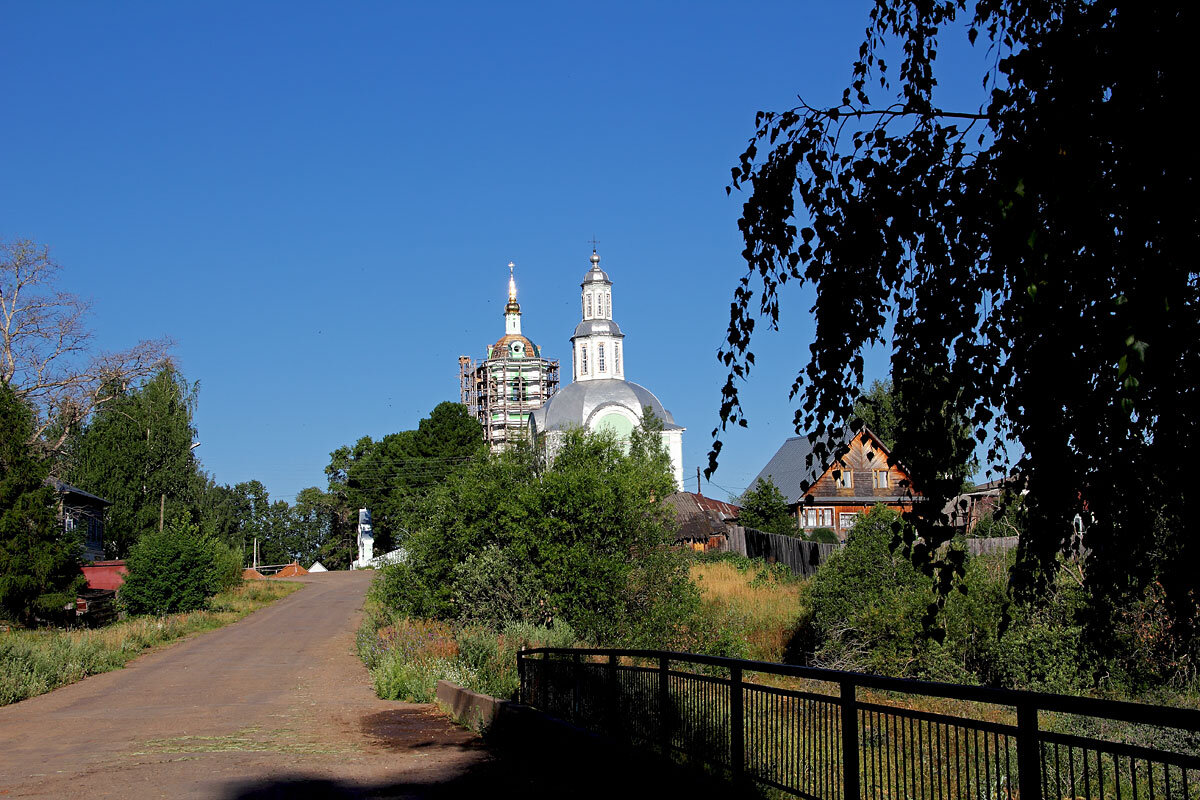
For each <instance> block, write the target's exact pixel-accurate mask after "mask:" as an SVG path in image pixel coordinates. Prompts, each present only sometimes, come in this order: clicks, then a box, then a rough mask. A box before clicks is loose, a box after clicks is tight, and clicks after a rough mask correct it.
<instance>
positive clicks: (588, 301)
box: [583, 292, 592, 319]
mask: <svg viewBox="0 0 1200 800" xmlns="http://www.w3.org/2000/svg"><path fill="white" fill-rule="evenodd" d="M583 302H584V306H583V317H584V319H591V318H592V293H591V292H588V293H587V294H585V295H584V296H583Z"/></svg>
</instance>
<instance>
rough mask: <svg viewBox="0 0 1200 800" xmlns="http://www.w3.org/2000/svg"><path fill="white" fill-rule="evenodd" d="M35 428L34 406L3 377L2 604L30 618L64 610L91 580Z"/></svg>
mask: <svg viewBox="0 0 1200 800" xmlns="http://www.w3.org/2000/svg"><path fill="white" fill-rule="evenodd" d="M33 428H34V422H33V413H32V411H31V410H30V409H29V407H28V406H27V405H26V404H25V403H24V402H23V401H22V400H20V399H19V398H18V397H17V396H16V393H15V392H13V390H12V389H11V388H9V386H7V385H6V384H4V383H2V382H0V609H3V612H4V613H5V614H7V615H11V616H12V617H13V618H14V619H17V620H19V621H21V622H24V623H28V622H30V621H32V620H33V619H35V618H36V617H39V616H40V617H51V616H55V615H59V614H61V612H62V608H63V606H64V605H65V604H68V603H71V602H73V601H74V599H75V592H76V591H77V590H78V589H80V588H81V587H82V585H83V584H84V583H85V581H84V579H83V574H82V573H81V572H80V571H79V557H80V553H81V551H82V544H83V543H82V542H81V541H80V540H79V539H78V537H76V536H71V535H68V534H67V533H66V532H65V531H64V530H63V528H62V526H61V525H58V524H56V520H55V515H54V510H53V505H54V491H53V490H52V489H51V488H50V487H49V486H48V485H47V484H46V476H47V475H48V474H49V463H48V461H47V459H46V458H45V457H43V456H40V455H39V454H38V453H37V452H35V450H34V449H33V447H32V446H31V445H30V437H31V435H32V432H33Z"/></svg>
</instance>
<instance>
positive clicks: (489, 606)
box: [454, 544, 547, 624]
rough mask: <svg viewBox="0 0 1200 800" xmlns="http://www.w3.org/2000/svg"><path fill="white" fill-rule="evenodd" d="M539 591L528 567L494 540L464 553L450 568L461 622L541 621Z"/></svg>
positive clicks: (543, 617)
mask: <svg viewBox="0 0 1200 800" xmlns="http://www.w3.org/2000/svg"><path fill="white" fill-rule="evenodd" d="M540 595H541V592H539V591H538V590H537V589H536V588H535V587H534V586H533V581H532V579H531V577H530V575H529V573H528V571H527V570H524V569H522V568H521V565H520V564H519V563H517V561H516V559H514V558H513V557H512V555H511V554H510V553H508V552H506V551H504V550H502V549H500V547H499V546H497V545H494V544H493V545H489V546H487V547H485V548H483V549H482V550H480V551H479V552H477V553H472V554H471V555H469V556H467V559H466V561H464V562H463V563H462V564H460V565H459V566H458V567H457V568H456V569H455V570H454V604H455V605H456V606H457V607H458V610H459V616H460V619H461V620H462V621H463V622H482V623H493V624H505V623H509V622H529V623H537V622H545V621H546V616H547V610H546V608H545V604H544V602H543V603H539V600H540V599H541V597H540Z"/></svg>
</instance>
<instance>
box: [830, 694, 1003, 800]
mask: <svg viewBox="0 0 1200 800" xmlns="http://www.w3.org/2000/svg"><path fill="white" fill-rule="evenodd" d="M860 791H861V789H860V786H859V782H858V702H857V700H856V698H855V686H854V682H853V681H842V800H858V798H859V794H860ZM1021 800H1025V798H1024V797H1022V798H1021Z"/></svg>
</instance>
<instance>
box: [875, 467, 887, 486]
mask: <svg viewBox="0 0 1200 800" xmlns="http://www.w3.org/2000/svg"><path fill="white" fill-rule="evenodd" d="M871 486H873V487H874V488H876V489H886V488H888V471H887V470H886V469H877V470H875V471H874V472H872V473H871Z"/></svg>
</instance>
